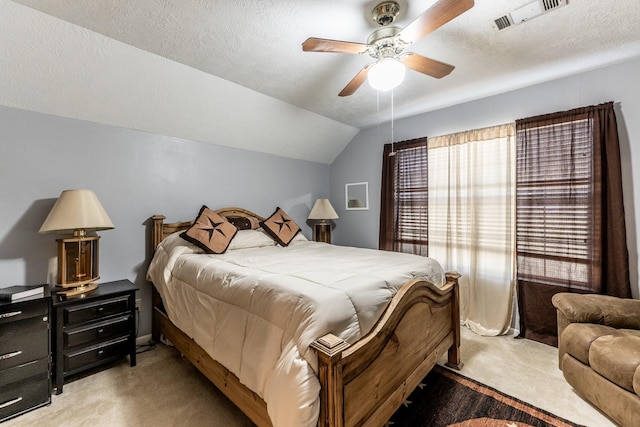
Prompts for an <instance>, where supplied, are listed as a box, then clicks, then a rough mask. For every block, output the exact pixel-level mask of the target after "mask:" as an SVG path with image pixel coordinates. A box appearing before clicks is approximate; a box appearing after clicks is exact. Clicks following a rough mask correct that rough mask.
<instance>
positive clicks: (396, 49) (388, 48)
mask: <svg viewBox="0 0 640 427" xmlns="http://www.w3.org/2000/svg"><path fill="white" fill-rule="evenodd" d="M400 31H402V29H401V28H398V27H393V26H390V27H382V28H378V29H377V30H375V31H374V32H373V33H371V35H370V36H369V38H368V39H367V45H368V46H369V47H368V48H367V51H366V52H365V53H367V54H369V55H370V56H371V57H373V58H376V59H379V58H383V57H394V56H395V57H397V56H398V55H400V54H401V53H402V51H403V50H404V48H405V47H406V46H407V43H404V42H403V41H402V40H400V39H399V38H397V37H396V36H397V35H398V34H399V33H400Z"/></svg>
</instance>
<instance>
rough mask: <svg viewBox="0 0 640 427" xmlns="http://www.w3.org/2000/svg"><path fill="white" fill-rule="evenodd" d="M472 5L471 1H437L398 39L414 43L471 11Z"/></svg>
mask: <svg viewBox="0 0 640 427" xmlns="http://www.w3.org/2000/svg"><path fill="white" fill-rule="evenodd" d="M473 4H474V3H473V0H439V1H438V2H436V3H435V4H434V5H433V6H431V7H430V8H429V9H427V10H425V11H424V13H423V14H422V15H420V16H418V17H417V18H416V19H415V20H413V22H411V23H410V24H409V25H407V26H406V27H405V28H404V29H403V30H402V31H400V34H398V37H399V38H400V39H401V40H403V41H404V42H406V43H414V42H416V41H418V40H420V39H421V38H422V37H424V36H426V35H427V34H429V33H430V32H432V31H435V30H437V29H438V28H440V27H441V26H443V25H444V24H446V23H447V22H449V21H451V20H452V19H453V18H455V17H456V16H458V15H461V14H462V13H464V12H466V11H467V10H469V9H471V8H472V7H473Z"/></svg>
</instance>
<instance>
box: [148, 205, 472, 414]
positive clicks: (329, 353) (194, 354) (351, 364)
mask: <svg viewBox="0 0 640 427" xmlns="http://www.w3.org/2000/svg"><path fill="white" fill-rule="evenodd" d="M215 212H216V213H217V214H219V215H220V216H222V217H246V218H253V219H258V220H259V221H263V220H265V218H264V217H261V216H259V215H257V214H255V213H253V212H251V211H248V210H246V209H241V208H223V209H218V210H216V211H215ZM164 220H165V217H164V216H163V215H154V216H153V217H152V218H151V228H152V229H151V233H150V237H151V238H150V245H151V246H150V247H151V251H152V252H156V250H160V249H162V250H163V251H168V249H165V248H164V246H161V247H160V248H159V245H161V242H162V244H163V245H165V246H167V247H172V246H171V244H174V245H176V244H177V243H175V242H174V243H171V242H172V241H176V240H177V237H176V234H177V233H178V232H180V231H184V230H186V229H188V228H189V227H190V226H191V225H192V223H193V221H185V222H174V223H166V222H165V221H164ZM302 240H306V239H302ZM163 241H164V242H163ZM319 245H325V247H329V246H331V245H327V244H324V243H316V242H303V243H300V244H299V245H296V246H293V245H292V246H293V249H290V250H289V251H282V253H283V254H284V253H288V252H291V253H297V252H300V251H302V248H306V247H309V248H311V249H312V250H320V249H321V248H320V249H319ZM282 249H285V248H282ZM282 249H277V248H276V247H274V248H265V250H267V251H271V252H273V251H277V250H282ZM181 250H182V248H181ZM253 250H254V249H246V250H245V249H243V251H253ZM332 250H334V251H344V250H347V249H346V248H340V247H335V248H332ZM255 251H256V252H252V256H251V259H252V262H254V261H255V260H257V259H262V258H261V257H262V252H259V253H258V252H257V251H258V249H255ZM364 251H371V252H367V256H377V254H375V253H373V252H380V251H372V250H364ZM237 252H238V253H239V252H240V251H237ZM339 254H342V252H339ZM389 254H393V253H389ZM167 256H168V255H167ZM237 256H238V255H237V253H233V254H230V255H229V256H228V258H229V260H230V261H231V262H234V263H235V264H233V265H234V268H233V269H234V270H238V269H240V268H239V267H238V261H237V258H236V257H237ZM340 256H342V255H340ZM398 256H400V255H398ZM222 258H224V257H222ZM282 258H283V259H286V257H285V255H282ZM154 259H155V258H154ZM175 259H176V260H178V259H179V260H180V261H176V262H179V263H183V262H184V263H186V261H187V260H189V259H192V262H196V264H197V263H198V262H200V263H202V262H205V263H213V264H215V263H221V262H222V261H220V259H218V258H216V256H213V257H209V258H202V257H198V256H197V254H195V253H192V252H189V251H188V250H187V251H186V255H181V258H178V257H176V258H175ZM225 262H226V263H227V264H228V262H227V261H225ZM152 263H153V261H152ZM181 265H182V264H181ZM185 265H186V264H185ZM189 268H192V269H193V267H189ZM189 268H187V267H185V269H186V270H187V271H188V270H189ZM197 268H200V267H197ZM243 268H244V267H243ZM269 268H276V267H273V266H272V265H271V264H269ZM278 268H280V266H278ZM172 274H173V273H171V272H168V273H167V272H165V273H164V275H165V276H166V277H170V276H171V275H172ZM226 274H227V273H225V277H226ZM196 275H197V276H202V275H203V273H202V272H201V271H200V270H198V273H197V274H196ZM204 275H206V274H204ZM301 275H304V274H302V273H300V274H294V275H293V276H301ZM271 276H273V275H270V277H271ZM458 277H459V275H458V274H457V273H453V272H451V273H445V274H444V279H443V280H442V283H440V284H438V285H436V284H434V283H431V282H429V281H427V280H426V279H424V278H420V277H417V278H412V279H410V280H408V281H407V282H406V283H404V282H403V283H402V284H401V285H400V286H398V287H397V289H396V288H394V291H393V292H394V293H393V295H392V296H391V297H390V300H389V301H388V303H385V304H384V306H383V309H382V311H381V313H376V314H375V320H374V321H373V323H372V324H371V326H370V327H367V328H366V330H367V332H366V334H364V335H363V336H358V334H357V333H353V334H349V333H348V332H345V331H344V330H341V332H340V333H338V334H334V333H326V334H322V336H316V337H313V339H312V340H311V342H310V343H309V345H308V348H309V350H308V351H305V350H304V349H301V348H302V347H304V346H295V350H296V351H297V352H299V353H300V354H299V356H300V358H299V359H298V360H297V362H296V363H295V364H294V363H292V366H300V365H308V366H304V369H305V370H306V371H305V372H307V371H309V372H311V371H312V373H313V381H307V380H308V379H307V380H305V381H307V382H309V383H312V382H313V383H314V384H315V382H317V384H318V388H317V389H314V388H313V387H311V388H310V390H311V391H310V392H311V393H314V392H315V393H316V398H317V399H318V404H317V406H318V409H317V410H316V411H315V412H313V411H311V413H312V414H314V417H315V416H317V424H318V425H320V426H336V427H338V426H355V425H367V426H380V425H384V424H385V423H386V421H387V420H388V419H389V418H390V416H391V415H392V414H393V413H394V412H395V410H396V409H397V408H398V407H399V406H400V405H401V404H402V403H403V402H404V400H405V399H406V397H407V396H408V395H409V394H410V393H411V392H412V391H413V389H414V388H415V387H416V386H417V385H418V384H419V383H420V381H421V380H422V379H423V378H424V376H425V375H426V374H427V373H428V372H429V371H430V370H431V369H432V368H433V366H435V364H436V362H437V361H438V360H439V359H440V358H441V357H442V356H443V355H444V354H445V353H447V363H446V364H447V365H448V366H450V367H452V368H455V369H460V368H461V366H462V363H461V361H460V322H459V306H458V296H459V291H458ZM355 279H357V278H354V280H355ZM163 280H164V279H161V278H159V276H158V275H156V280H155V281H154V287H153V313H152V335H153V338H154V339H155V340H159V339H160V337H161V336H164V337H165V338H166V339H167V340H169V341H170V342H171V343H172V344H173V345H174V346H175V347H176V348H177V349H178V350H179V351H180V352H181V353H182V354H183V355H184V356H185V357H186V358H187V359H188V360H189V361H190V362H191V363H192V364H193V365H194V366H196V367H197V368H198V369H199V370H200V371H201V372H202V373H203V374H204V375H205V376H206V377H207V378H208V379H209V380H210V381H212V383H213V384H215V385H216V387H217V388H218V389H220V390H221V391H222V392H223V393H224V394H225V395H226V396H227V397H228V398H229V399H230V400H231V401H232V402H234V404H235V405H236V406H238V407H239V408H240V409H241V410H242V411H243V412H244V413H245V414H246V415H247V416H248V417H249V418H250V419H251V420H252V421H253V422H254V423H255V424H256V425H258V426H271V425H273V424H274V423H272V417H271V416H270V413H269V411H268V408H267V403H266V402H265V399H263V397H262V396H263V395H264V393H263V392H262V390H261V389H260V384H258V385H253V384H252V385H249V386H248V385H246V383H247V380H246V379H247V378H249V379H250V381H249V382H251V378H253V377H248V376H247V375H246V374H244V372H246V371H247V370H246V369H245V368H243V369H242V373H238V369H237V367H235V365H234V362H233V361H232V359H229V360H227V361H225V360H223V361H222V362H221V361H220V359H224V353H220V347H221V345H228V346H229V348H231V347H235V346H236V343H230V342H228V341H227V342H226V343H225V342H224V340H218V341H220V343H218V344H217V345H218V350H213V351H212V350H211V348H210V345H209V343H208V342H207V341H206V340H202V339H201V340H200V342H198V339H197V335H198V333H197V331H198V330H200V329H202V328H203V326H202V325H200V323H201V322H202V323H204V322H203V321H202V320H201V319H200V318H202V317H206V315H203V314H202V313H199V315H198V316H197V318H198V321H195V320H188V321H185V320H180V319H182V317H181V315H177V316H176V312H175V309H173V308H171V309H169V310H168V309H167V306H170V307H172V306H173V305H174V302H173V301H171V302H169V301H163V298H162V296H161V295H162V294H163V295H164V297H165V299H167V300H168V299H169V297H168V293H167V292H166V290H162V289H163V288H162V286H159V285H158V284H157V283H155V282H162V281H163ZM287 280H289V279H287ZM194 286H195V285H194ZM198 286H200V287H201V286H202V285H198ZM296 286H297V285H296ZM382 288H384V286H383V287H382ZM200 294H201V293H196V294H194V295H200ZM194 298H195V299H194ZM327 298H329V297H327ZM186 299H189V298H186ZM199 299H202V298H201V297H200V296H198V297H192V298H191V300H193V301H192V302H193V304H198V301H199ZM279 299H281V298H279ZM285 299H286V298H285ZM167 302H169V304H167ZM201 305H204V306H205V307H206V304H201ZM332 305H333V304H326V303H325V304H321V306H322V307H327V306H332ZM187 307H189V305H187ZM187 310H190V309H188V308H187ZM329 311H330V310H329ZM168 312H169V313H171V315H170V314H169V313H168ZM172 317H173V318H172ZM185 318H187V317H185ZM189 319H190V318H189ZM205 322H206V321H205ZM359 322H362V320H359ZM329 324H331V322H329ZM329 329H331V328H329ZM329 332H332V331H329ZM194 335H195V336H196V339H194V338H193V337H194ZM267 335H268V334H267ZM336 335H341V336H342V337H345V338H344V339H343V338H341V337H338V336H336ZM355 338H357V339H355ZM281 341H282V342H283V343H284V342H285V341H286V340H285V339H281ZM296 342H297V341H296ZM281 345H284V344H281ZM265 346H267V347H268V346H270V344H269V343H267V344H265ZM216 351H218V353H216ZM230 351H232V350H230ZM243 351H244V350H243ZM254 353H255V352H254ZM265 353H268V352H267V351H266V350H265ZM212 354H214V355H215V354H217V355H222V356H221V357H218V356H216V357H215V360H214V357H212ZM296 354H297V353H296ZM251 357H254V358H255V356H253V355H252V356H251ZM302 359H304V361H306V363H305V362H304V361H303V362H302V364H301V363H300V360H302ZM277 363H279V362H277ZM230 365H234V366H230ZM287 369H290V367H289V366H287V367H286V369H283V370H285V371H286V370H287ZM301 369H302V368H301ZM239 377H242V378H243V380H242V381H241V379H240V378H239ZM255 377H257V378H261V374H260V373H258V374H256V375H255ZM261 384H262V383H261ZM257 389H258V390H257ZM314 390H315V391H314ZM308 392H309V391H308V390H306V389H305V391H304V392H302V391H301V394H304V393H308ZM270 410H271V413H272V414H273V411H274V410H273V405H272V407H271V409H270ZM276 419H280V420H281V419H282V418H276ZM287 422H288V421H285V422H282V421H278V422H276V423H275V424H278V425H280V424H287ZM314 424H315V420H314Z"/></svg>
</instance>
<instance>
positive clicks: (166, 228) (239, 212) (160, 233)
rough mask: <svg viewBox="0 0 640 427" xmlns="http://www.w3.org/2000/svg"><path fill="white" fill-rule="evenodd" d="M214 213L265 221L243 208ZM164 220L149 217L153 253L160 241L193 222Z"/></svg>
mask: <svg viewBox="0 0 640 427" xmlns="http://www.w3.org/2000/svg"><path fill="white" fill-rule="evenodd" d="M214 212H216V213H217V214H218V215H220V216H223V217H228V216H240V217H245V218H248V217H254V218H257V219H258V221H264V220H265V219H266V218H264V217H262V216H260V215H258V214H255V213H253V212H251V211H249V210H247V209H243V208H221V209H216V210H215V211H214ZM165 219H166V217H165V216H164V215H154V216H152V217H151V221H152V224H153V226H152V234H151V249H152V250H153V251H155V250H156V247H158V245H159V244H160V242H162V240H164V238H165V237H167V236H168V235H170V234H173V233H175V232H176V231H183V230H186V229H187V228H189V227H191V225H192V224H193V220H191V221H183V222H167V223H165V222H164V220H165Z"/></svg>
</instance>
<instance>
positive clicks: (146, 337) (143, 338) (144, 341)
mask: <svg viewBox="0 0 640 427" xmlns="http://www.w3.org/2000/svg"><path fill="white" fill-rule="evenodd" d="M149 341H151V334H148V335H143V336H141V337H137V338H136V345H144V344H149Z"/></svg>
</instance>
